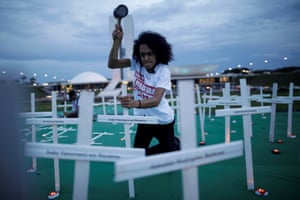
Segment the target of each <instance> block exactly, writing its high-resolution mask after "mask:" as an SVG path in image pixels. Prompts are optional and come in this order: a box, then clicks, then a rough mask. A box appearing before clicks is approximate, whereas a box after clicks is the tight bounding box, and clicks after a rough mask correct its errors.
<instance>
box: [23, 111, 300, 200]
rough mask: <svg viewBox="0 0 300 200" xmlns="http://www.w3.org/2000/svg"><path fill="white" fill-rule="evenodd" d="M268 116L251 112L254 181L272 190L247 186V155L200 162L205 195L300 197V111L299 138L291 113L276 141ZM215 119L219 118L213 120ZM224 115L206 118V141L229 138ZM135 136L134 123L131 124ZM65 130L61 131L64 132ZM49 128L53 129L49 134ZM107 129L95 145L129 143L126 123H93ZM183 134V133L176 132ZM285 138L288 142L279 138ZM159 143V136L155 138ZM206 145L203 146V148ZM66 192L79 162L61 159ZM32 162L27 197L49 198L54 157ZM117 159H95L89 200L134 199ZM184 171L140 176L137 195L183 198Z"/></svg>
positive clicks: (40, 136)
mask: <svg viewBox="0 0 300 200" xmlns="http://www.w3.org/2000/svg"><path fill="white" fill-rule="evenodd" d="M265 116H266V118H265V119H263V118H262V116H261V115H260V114H256V115H253V116H252V127H253V136H252V138H251V142H252V154H253V168H254V185H255V187H263V188H265V189H266V190H267V191H268V192H269V195H268V196H267V197H259V196H256V195H255V194H254V191H252V190H247V183H246V168H245V157H244V156H242V157H239V158H234V159H230V160H226V161H220V162H216V163H213V164H208V165H203V166H200V167H198V180H199V194H200V195H199V196H200V198H201V199H203V200H205V199H209V200H211V199H213V200H214V199H224V200H226V199H243V200H247V199H254V200H255V199H266V200H267V199H268V200H269V199H270V200H283V199H287V200H299V199H300V190H299V188H300V136H299V128H297V125H298V124H299V121H300V113H299V112H294V113H293V129H292V130H293V133H294V134H296V135H297V137H296V138H293V139H292V138H287V136H286V135H287V133H286V132H287V113H286V112H277V113H276V128H275V130H276V131H275V142H274V143H270V142H269V127H270V115H269V114H266V115H265ZM212 119H214V120H212ZM196 120H197V138H198V141H195V142H196V143H198V142H199V141H200V140H201V134H200V125H199V116H198V115H197V116H196ZM224 121H225V120H224V117H212V118H208V117H206V119H205V131H206V132H207V135H206V145H204V146H208V145H213V144H218V143H224V141H225V138H224V135H225V133H224V132H225V131H224V128H225V124H224ZM66 128H68V130H69V131H67V132H65V133H63V134H61V135H60V137H59V143H74V142H76V135H77V127H76V126H70V125H66V126H62V127H61V128H60V129H59V130H64V129H66ZM132 130H133V133H132V134H131V136H132V141H133V138H134V130H135V126H133V127H132ZM242 131H243V127H242V117H240V116H237V117H232V118H231V141H235V140H240V139H243V132H242ZM59 132H60V131H59ZM29 133H30V130H28V131H26V130H25V131H24V130H23V131H21V134H22V135H24V139H25V140H26V141H30V140H31V135H30V134H29ZM47 133H50V134H48V135H47ZM101 133H104V134H102V136H101V137H99V138H98V139H97V140H94V141H93V142H94V144H93V145H101V146H125V144H124V141H122V140H120V139H121V138H122V137H123V136H124V133H123V125H121V124H109V123H98V122H94V124H93V134H92V135H91V137H95V136H96V135H97V134H101ZM177 134H178V135H179V133H177ZM49 138H50V140H48V142H51V127H50V128H49V129H47V128H46V127H39V130H38V132H37V141H47V139H49ZM278 139H282V140H283V141H284V142H283V143H280V144H279V143H276V141H277V140H278ZM154 143H155V141H154ZM202 147H203V146H198V148H202ZM274 148H278V149H279V150H280V152H281V153H280V154H272V149H274ZM59 163H60V180H61V191H60V196H59V198H58V199H62V200H69V199H72V193H73V180H74V163H75V162H74V161H72V160H60V161H59ZM30 166H31V158H28V157H24V177H25V178H24V197H25V198H24V199H28V200H36V199H47V194H48V192H50V191H53V190H54V168H53V166H54V165H53V160H52V159H46V158H39V159H38V161H37V171H36V172H35V173H26V169H27V168H29V167H30ZM113 177H114V164H113V163H104V162H90V176H89V187H88V188H89V189H88V199H89V200H96V199H103V200H106V199H107V200H122V199H130V198H129V195H128V184H127V182H126V181H123V182H114V181H113ZM181 179H182V178H181V171H175V172H169V173H165V174H159V175H155V176H149V177H144V178H138V179H135V181H134V183H135V198H134V199H137V200H148V199H149V200H150V199H151V200H152V199H157V200H158V199H161V200H166V199H170V200H177V199H178V200H180V199H182V196H183V191H182V183H181Z"/></svg>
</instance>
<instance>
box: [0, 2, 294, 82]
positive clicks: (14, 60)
mask: <svg viewBox="0 0 300 200" xmlns="http://www.w3.org/2000/svg"><path fill="white" fill-rule="evenodd" d="M119 4H126V5H127V6H128V8H129V14H130V15H131V17H132V19H133V23H134V37H136V36H137V35H138V33H140V32H141V31H145V30H152V31H157V32H160V33H162V34H163V35H165V36H166V37H167V39H168V40H169V42H170V43H171V44H172V46H173V51H174V55H175V60H174V61H173V62H172V63H171V64H170V65H171V66H181V65H195V64H217V65H219V67H218V69H217V71H216V72H219V73H221V72H222V71H223V70H224V69H227V68H229V67H232V68H234V67H237V66H241V67H248V68H251V69H254V70H258V69H274V68H278V67H282V66H300V23H299V22H300V2H299V0H284V1H283V0H263V1H262V0H243V1H240V0H218V1H212V0H147V1H141V0H127V1H116V0H85V1H82V0H48V1H47V0H43V1H40V0H1V1H0V24H1V25H0V70H1V74H0V75H1V76H12V77H16V78H19V76H20V72H23V73H24V74H25V75H26V76H27V77H28V79H29V78H31V77H32V76H33V74H34V73H36V74H37V76H36V77H37V80H38V81H40V82H42V81H52V80H53V79H54V78H56V79H57V80H69V79H72V78H73V77H74V76H75V75H77V74H78V73H80V72H85V71H92V72H97V73H100V74H102V75H103V76H105V77H107V78H111V76H112V75H111V74H112V73H111V70H109V69H108V68H107V55H108V52H109V50H110V46H111V45H110V38H111V31H110V28H109V16H112V13H113V10H114V8H115V7H116V6H117V5H119ZM285 57H286V58H285ZM284 58H285V59H284ZM250 63H251V64H250ZM45 74H47V75H48V76H47V77H45Z"/></svg>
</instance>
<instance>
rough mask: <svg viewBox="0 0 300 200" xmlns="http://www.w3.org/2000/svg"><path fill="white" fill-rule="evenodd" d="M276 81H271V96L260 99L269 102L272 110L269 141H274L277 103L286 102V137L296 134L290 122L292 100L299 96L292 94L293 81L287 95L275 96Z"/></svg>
mask: <svg viewBox="0 0 300 200" xmlns="http://www.w3.org/2000/svg"><path fill="white" fill-rule="evenodd" d="M277 91H278V83H273V88H272V98H264V99H260V100H259V101H261V102H262V103H271V105H272V112H271V119H270V132H269V141H270V142H272V143H273V142H274V136H275V121H276V108H277V104H287V105H288V122H287V137H288V138H295V137H296V135H294V134H293V133H292V122H293V103H294V101H299V100H300V96H294V83H290V85H289V96H277Z"/></svg>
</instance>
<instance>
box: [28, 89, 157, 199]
mask: <svg viewBox="0 0 300 200" xmlns="http://www.w3.org/2000/svg"><path fill="white" fill-rule="evenodd" d="M52 98H53V99H52V112H51V113H52V118H27V119H26V123H27V124H31V125H49V126H52V127H53V143H37V142H36V141H35V140H33V141H32V142H30V143H26V145H25V155H26V156H30V157H34V158H36V157H42V158H53V159H54V174H55V177H54V178H55V192H57V193H59V192H60V189H61V185H60V174H59V165H58V160H59V159H71V160H75V172H74V186H73V199H78V200H84V199H87V198H88V181H89V180H88V178H89V162H90V161H98V162H115V161H116V160H121V159H130V158H133V157H138V156H145V150H144V149H138V148H134V149H133V148H129V147H130V145H131V144H130V135H129V128H128V125H129V124H132V123H157V119H156V118H153V117H143V116H127V114H128V110H127V111H126V110H125V111H124V115H123V116H117V115H98V117H97V121H98V122H110V123H123V124H127V128H126V130H125V140H126V146H127V147H128V148H122V147H101V146H91V145H90V140H91V133H92V123H93V119H92V116H93V103H94V93H91V92H87V91H83V92H81V95H80V101H79V108H80V112H79V118H57V117H56V103H55V102H56V93H55V92H53V93H52ZM82 108H84V109H82ZM39 114H41V113H39ZM23 116H24V117H25V116H29V115H28V114H27V115H26V114H23ZM31 116H34V117H35V116H37V115H30V117H31ZM68 124H72V125H75V124H78V134H77V144H58V140H57V126H58V125H68ZM33 131H35V129H33ZM33 135H35V134H33ZM34 138H35V136H34ZM129 196H130V197H134V196H135V194H134V185H133V180H129Z"/></svg>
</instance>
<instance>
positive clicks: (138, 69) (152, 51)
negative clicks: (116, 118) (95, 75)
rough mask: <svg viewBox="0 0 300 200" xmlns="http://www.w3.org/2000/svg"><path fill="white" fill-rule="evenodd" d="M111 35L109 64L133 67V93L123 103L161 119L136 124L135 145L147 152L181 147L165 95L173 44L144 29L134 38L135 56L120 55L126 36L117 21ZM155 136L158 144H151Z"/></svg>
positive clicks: (136, 112)
mask: <svg viewBox="0 0 300 200" xmlns="http://www.w3.org/2000/svg"><path fill="white" fill-rule="evenodd" d="M112 37H113V45H112V48H111V51H110V53H109V58H108V67H109V68H111V69H115V68H125V67H130V69H131V70H133V71H134V78H133V89H134V91H133V97H132V96H122V97H120V102H121V105H122V106H123V107H125V108H134V114H135V115H140V116H156V117H158V120H159V124H154V125H152V124H151V125H150V124H138V125H137V131H136V136H135V139H134V147H135V148H145V149H146V155H153V154H158V153H165V152H170V151H175V150H179V149H180V143H179V139H178V138H177V137H175V134H174V123H175V118H174V111H173V109H172V108H171V107H170V106H169V103H168V101H167V99H166V98H165V95H166V93H167V92H168V91H170V90H171V73H170V71H169V68H168V63H169V62H170V61H171V60H173V53H172V48H171V45H170V44H169V43H168V42H167V40H166V39H165V37H164V36H162V35H161V34H159V33H156V32H151V31H146V32H142V33H141V34H140V35H139V37H138V39H136V40H135V41H134V46H133V57H132V58H131V59H130V58H121V59H119V58H118V52H119V48H120V45H121V42H122V38H123V31H122V27H121V26H120V25H116V28H115V30H114V31H113V33H112ZM153 138H156V139H157V140H158V142H159V144H157V145H155V146H150V144H151V140H152V139H153Z"/></svg>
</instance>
